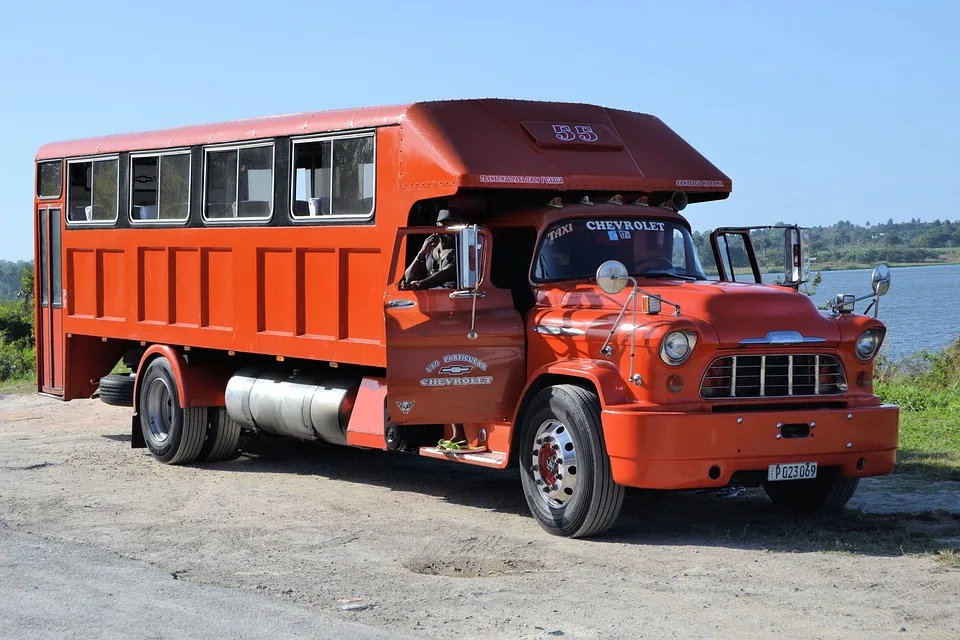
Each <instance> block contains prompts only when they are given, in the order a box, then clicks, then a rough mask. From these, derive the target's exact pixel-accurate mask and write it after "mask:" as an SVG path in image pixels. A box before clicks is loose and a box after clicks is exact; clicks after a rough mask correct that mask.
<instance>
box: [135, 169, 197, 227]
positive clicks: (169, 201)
mask: <svg viewBox="0 0 960 640" xmlns="http://www.w3.org/2000/svg"><path fill="white" fill-rule="evenodd" d="M130 166H131V179H130V185H131V194H130V198H131V200H130V218H131V219H132V220H133V221H134V222H140V221H149V220H166V221H179V222H183V221H185V220H186V219H187V217H188V216H189V213H190V152H182V153H174V154H158V155H153V156H137V157H134V158H131V160H130Z"/></svg>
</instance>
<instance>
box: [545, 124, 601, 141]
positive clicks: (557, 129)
mask: <svg viewBox="0 0 960 640" xmlns="http://www.w3.org/2000/svg"><path fill="white" fill-rule="evenodd" d="M553 133H554V135H556V136H557V140H560V141H562V142H572V141H573V140H576V139H577V138H579V139H580V140H583V141H584V142H596V141H597V140H599V139H600V136H598V135H597V133H596V132H595V131H594V130H593V126H592V125H589V124H576V125H569V124H555V125H553Z"/></svg>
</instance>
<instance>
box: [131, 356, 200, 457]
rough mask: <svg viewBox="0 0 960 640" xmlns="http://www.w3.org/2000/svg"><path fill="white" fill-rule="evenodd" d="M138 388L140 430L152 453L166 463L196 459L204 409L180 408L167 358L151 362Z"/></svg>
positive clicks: (175, 385) (178, 396)
mask: <svg viewBox="0 0 960 640" xmlns="http://www.w3.org/2000/svg"><path fill="white" fill-rule="evenodd" d="M138 388H139V391H140V429H141V431H142V432H143V440H144V442H145V443H146V445H147V449H149V450H150V453H151V455H153V457H154V458H156V459H157V460H159V461H160V462H163V463H165V464H188V463H190V462H193V461H194V460H196V459H197V456H198V455H199V454H200V449H201V448H202V447H203V441H204V437H205V435H206V432H207V409H206V407H191V408H188V409H183V408H181V407H180V395H179V394H178V392H177V384H176V381H175V380H174V375H173V369H172V368H171V366H170V363H169V362H167V359H166V358H157V359H155V360H153V361H151V362H150V364H149V365H148V366H147V368H146V371H144V373H143V376H142V378H141V380H140V384H139V387H138Z"/></svg>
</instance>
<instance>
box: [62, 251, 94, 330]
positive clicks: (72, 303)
mask: <svg viewBox="0 0 960 640" xmlns="http://www.w3.org/2000/svg"><path fill="white" fill-rule="evenodd" d="M66 263H67V278H66V280H67V315H69V316H74V317H78V318H95V317H96V316H97V288H98V287H97V255H96V251H95V250H94V249H67V260H66Z"/></svg>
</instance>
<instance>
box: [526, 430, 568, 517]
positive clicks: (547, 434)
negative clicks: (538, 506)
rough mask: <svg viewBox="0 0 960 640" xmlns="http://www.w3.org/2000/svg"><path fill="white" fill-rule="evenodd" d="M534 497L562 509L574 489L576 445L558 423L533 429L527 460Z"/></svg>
mask: <svg viewBox="0 0 960 640" xmlns="http://www.w3.org/2000/svg"><path fill="white" fill-rule="evenodd" d="M530 460H531V461H530V471H531V472H532V475H533V481H534V484H535V485H536V487H537V494H538V495H539V496H540V499H541V500H543V501H544V503H546V505H547V506H550V507H553V508H558V507H562V506H563V505H565V504H566V503H567V502H568V501H569V500H570V499H571V498H572V497H573V496H574V493H575V491H576V487H577V472H578V471H579V470H578V468H577V443H576V441H575V440H574V439H573V434H572V433H571V432H570V430H569V429H568V428H567V427H566V425H564V424H563V423H562V422H560V421H559V420H556V419H554V418H551V419H549V420H546V421H545V422H544V423H543V424H541V425H540V428H539V429H537V435H536V437H535V438H534V445H533V452H532V455H531V459H530Z"/></svg>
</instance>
